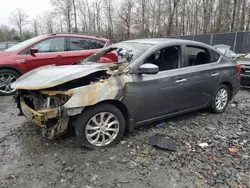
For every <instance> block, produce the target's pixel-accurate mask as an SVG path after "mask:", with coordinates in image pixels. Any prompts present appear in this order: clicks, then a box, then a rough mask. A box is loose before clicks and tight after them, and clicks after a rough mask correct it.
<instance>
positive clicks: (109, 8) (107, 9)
mask: <svg viewBox="0 0 250 188" xmlns="http://www.w3.org/2000/svg"><path fill="white" fill-rule="evenodd" d="M113 3H114V1H113V0H104V14H105V15H106V18H107V21H108V25H107V26H108V27H107V28H108V36H109V37H110V38H112V36H113V30H114V23H113V14H112V13H113V11H114V10H113Z"/></svg>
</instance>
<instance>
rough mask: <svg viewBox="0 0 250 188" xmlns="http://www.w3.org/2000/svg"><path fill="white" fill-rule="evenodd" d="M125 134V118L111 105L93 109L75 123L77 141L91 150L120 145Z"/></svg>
mask: <svg viewBox="0 0 250 188" xmlns="http://www.w3.org/2000/svg"><path fill="white" fill-rule="evenodd" d="M124 132H125V120H124V116H123V114H122V113H121V111H120V110H119V109H117V108H116V107H115V106H113V105H110V104H99V105H96V106H94V107H91V108H89V109H87V110H85V111H83V113H82V114H80V115H79V116H78V118H77V119H76V122H75V134H76V138H77V140H78V141H79V142H80V143H81V144H82V145H84V146H86V147H89V148H105V147H109V146H112V145H114V144H116V143H118V142H119V141H120V140H121V138H122V136H123V134H124Z"/></svg>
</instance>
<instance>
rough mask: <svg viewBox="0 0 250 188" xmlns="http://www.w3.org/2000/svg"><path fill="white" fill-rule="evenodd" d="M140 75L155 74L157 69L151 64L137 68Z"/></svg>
mask: <svg viewBox="0 0 250 188" xmlns="http://www.w3.org/2000/svg"><path fill="white" fill-rule="evenodd" d="M139 70H140V73H141V74H157V73H158V72H159V67H158V66H157V65H154V64H152V63H146V64H143V65H141V66H140V68H139Z"/></svg>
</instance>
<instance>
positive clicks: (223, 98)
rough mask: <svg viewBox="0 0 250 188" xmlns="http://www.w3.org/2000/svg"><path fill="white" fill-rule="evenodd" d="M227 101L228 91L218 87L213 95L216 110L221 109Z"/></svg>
mask: <svg viewBox="0 0 250 188" xmlns="http://www.w3.org/2000/svg"><path fill="white" fill-rule="evenodd" d="M227 103H228V92H227V90H226V89H224V88H222V89H220V90H219V91H218V92H217V94H216V97H215V107H216V108H217V109H218V110H223V109H224V108H225V107H226V106H227Z"/></svg>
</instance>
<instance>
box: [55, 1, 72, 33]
mask: <svg viewBox="0 0 250 188" xmlns="http://www.w3.org/2000/svg"><path fill="white" fill-rule="evenodd" d="M51 3H52V5H53V6H54V7H55V13H56V14H60V15H62V16H63V17H64V20H65V22H66V25H67V32H69V33H70V32H71V31H72V14H73V1H72V0H51Z"/></svg>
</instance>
